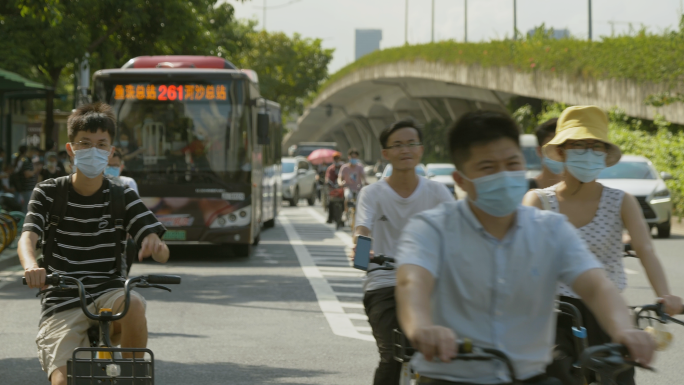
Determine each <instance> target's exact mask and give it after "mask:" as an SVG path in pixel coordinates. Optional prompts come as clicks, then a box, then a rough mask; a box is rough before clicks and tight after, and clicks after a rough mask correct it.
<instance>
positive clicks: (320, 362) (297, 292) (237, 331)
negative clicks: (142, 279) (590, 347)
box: [0, 201, 684, 385]
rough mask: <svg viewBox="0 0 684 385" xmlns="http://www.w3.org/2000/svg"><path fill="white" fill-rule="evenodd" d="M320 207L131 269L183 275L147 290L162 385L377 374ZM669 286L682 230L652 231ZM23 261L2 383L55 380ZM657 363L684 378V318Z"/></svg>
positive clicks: (3, 308)
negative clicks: (246, 248)
mask: <svg viewBox="0 0 684 385" xmlns="http://www.w3.org/2000/svg"><path fill="white" fill-rule="evenodd" d="M323 222H324V217H323V212H322V211H321V210H320V209H318V208H309V207H307V206H306V203H305V202H304V201H301V203H300V206H299V207H297V208H290V207H283V210H282V215H281V216H280V219H279V222H278V225H277V226H276V227H275V228H274V229H269V230H266V231H265V232H264V233H263V234H262V239H261V243H260V245H259V246H258V247H256V248H255V250H254V253H253V255H252V257H251V258H232V259H226V258H220V257H215V255H220V254H221V253H220V251H219V250H217V249H215V248H209V247H202V248H174V249H172V260H171V261H170V262H169V263H168V264H166V265H161V264H156V263H144V264H139V265H135V266H134V267H133V271H132V274H133V275H140V274H149V273H159V274H178V275H181V276H182V277H183V283H182V285H180V286H178V287H174V292H173V293H166V292H161V291H155V290H151V289H147V290H144V289H141V290H140V291H141V292H142V294H143V295H144V296H145V298H146V299H147V302H148V326H149V330H150V341H149V347H150V348H151V349H152V350H153V351H154V353H155V362H156V376H157V384H161V385H175V384H179V385H180V384H184V385H185V384H224V383H232V384H369V383H372V377H373V371H374V368H375V365H376V362H377V353H376V348H375V344H374V342H372V337H371V336H370V331H369V327H368V324H367V322H366V320H365V315H364V314H363V309H362V306H361V298H362V291H361V278H360V276H361V275H360V274H358V273H357V272H356V271H355V270H353V269H351V268H350V267H349V264H348V262H347V260H346V257H345V255H344V254H345V252H346V250H347V249H348V246H349V244H350V241H351V239H350V237H349V233H348V231H338V232H334V231H333V228H332V226H331V225H326V224H324V223H323ZM655 244H656V248H657V251H658V253H659V255H660V257H661V260H662V262H663V264H664V265H665V268H666V272H667V274H668V278H669V280H670V285H671V287H672V290H673V292H675V293H679V294H680V295H684V282H682V280H681V279H679V277H682V276H683V274H684V264H683V263H681V261H680V259H681V258H684V255H682V250H684V236H679V235H675V236H673V238H672V239H668V240H658V239H656V240H655ZM626 267H627V268H628V269H629V270H628V273H629V275H628V278H629V285H630V286H629V289H628V290H627V291H626V292H625V296H626V298H627V300H628V302H630V303H631V304H634V305H637V304H645V303H650V302H652V301H653V293H652V290H651V289H650V286H649V285H648V282H647V278H646V276H645V274H644V273H643V271H642V269H641V267H640V265H639V262H638V261H637V260H634V259H628V260H626ZM20 277H21V272H20V271H18V269H16V267H15V268H14V269H10V270H4V271H0V384H2V385H13V384H22V385H23V384H41V383H47V381H46V377H45V375H44V374H43V372H42V371H41V370H40V366H39V363H38V360H37V358H36V348H35V343H34V339H35V335H36V332H37V323H38V315H39V303H38V300H37V299H35V298H34V297H33V295H34V292H33V291H32V290H29V289H27V288H25V287H23V286H22V285H21V283H20ZM669 329H670V331H671V332H673V333H674V335H675V339H674V343H673V345H672V346H671V347H670V349H669V350H668V351H666V352H663V353H661V354H659V356H658V359H657V362H656V363H655V366H656V368H657V370H658V372H657V373H645V372H641V371H639V374H638V383H639V384H678V383H681V382H682V381H681V379H679V377H678V374H679V370H678V369H679V368H678V367H677V364H678V363H680V362H682V360H683V359H684V353H683V352H684V342H683V341H684V328H680V327H677V326H676V325H672V326H669Z"/></svg>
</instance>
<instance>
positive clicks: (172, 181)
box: [92, 56, 282, 256]
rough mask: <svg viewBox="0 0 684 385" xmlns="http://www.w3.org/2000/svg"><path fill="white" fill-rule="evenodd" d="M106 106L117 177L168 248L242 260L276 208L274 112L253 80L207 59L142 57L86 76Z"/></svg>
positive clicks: (277, 126)
mask: <svg viewBox="0 0 684 385" xmlns="http://www.w3.org/2000/svg"><path fill="white" fill-rule="evenodd" d="M92 95H93V100H94V101H101V102H105V103H107V104H109V105H111V106H112V108H113V109H114V112H115V114H116V119H117V134H116V137H115V138H114V146H115V147H116V148H117V149H118V150H119V151H121V153H122V155H123V159H124V163H125V169H124V175H128V176H130V177H132V178H133V179H135V181H136V182H137V183H138V188H139V191H140V197H141V199H142V201H143V202H144V203H145V204H146V205H147V207H148V208H149V209H150V210H151V211H152V212H153V213H154V214H155V215H156V216H157V218H158V219H159V221H160V222H162V223H163V224H164V226H166V228H167V232H166V234H165V235H164V239H165V240H166V241H167V243H169V244H214V245H222V246H227V247H221V250H225V251H227V252H229V253H230V254H233V255H239V256H248V255H249V254H250V252H251V246H252V245H255V244H257V243H258V242H259V238H260V233H261V229H262V228H268V227H273V226H274V225H275V219H276V217H277V215H278V211H279V209H280V207H281V201H282V193H281V192H282V188H281V177H280V174H281V161H280V159H281V156H282V154H281V143H280V142H281V141H282V125H281V114H280V105H278V104H277V103H275V102H273V101H269V100H265V99H264V98H263V97H261V95H260V93H259V80H258V76H257V74H256V73H255V72H254V71H251V70H244V69H242V70H241V69H238V68H236V67H235V66H234V65H233V64H232V63H230V62H229V61H228V60H225V59H223V58H220V57H209V56H142V57H137V58H134V59H131V60H130V61H128V62H127V63H126V64H125V65H124V66H123V67H122V68H120V69H107V70H101V71H97V72H96V73H95V74H94V75H93V93H92Z"/></svg>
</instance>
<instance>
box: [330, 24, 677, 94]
mask: <svg viewBox="0 0 684 385" xmlns="http://www.w3.org/2000/svg"><path fill="white" fill-rule="evenodd" d="M682 20H684V17H683V18H682ZM682 26H684V24H682V23H680V31H666V32H663V33H661V34H652V33H648V32H647V31H646V30H641V31H639V32H637V33H635V34H633V35H630V36H614V37H604V38H603V39H602V40H601V41H594V42H590V41H586V40H578V39H574V38H568V39H560V40H556V39H552V38H551V37H550V33H551V31H549V32H547V33H546V34H544V33H543V32H542V31H543V27H540V28H538V29H537V31H538V33H536V34H535V35H534V37H531V38H528V39H526V40H522V41H514V40H502V41H491V42H483V43H457V42H454V41H444V42H439V43H431V44H422V45H410V46H403V47H397V48H389V49H385V50H382V51H376V52H373V53H371V54H368V55H366V56H364V57H362V58H360V59H359V60H357V61H355V62H354V63H352V64H350V65H348V66H346V67H344V68H342V69H341V70H339V71H338V72H337V73H335V74H333V75H332V76H331V77H330V79H329V80H328V81H327V82H326V83H324V84H323V85H322V87H321V90H322V89H324V88H325V87H326V86H327V85H329V84H332V83H333V82H335V81H336V80H338V79H340V78H341V77H343V76H345V75H347V74H349V73H351V72H353V71H355V70H357V69H359V68H364V67H369V66H374V65H378V64H385V63H394V62H398V61H415V60H425V61H432V62H445V63H456V64H466V65H470V64H479V65H482V66H484V67H491V66H512V67H514V68H516V69H518V70H520V71H525V72H532V71H548V72H555V73H563V74H567V75H571V76H580V77H591V78H596V79H605V78H624V79H633V80H637V81H639V82H657V83H661V82H665V83H668V84H673V83H675V82H679V81H681V79H682V75H683V74H684V32H682Z"/></svg>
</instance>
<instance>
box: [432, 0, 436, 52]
mask: <svg viewBox="0 0 684 385" xmlns="http://www.w3.org/2000/svg"><path fill="white" fill-rule="evenodd" d="M432 42H433V43H434V42H435V0H432Z"/></svg>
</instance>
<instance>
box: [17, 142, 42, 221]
mask: <svg viewBox="0 0 684 385" xmlns="http://www.w3.org/2000/svg"><path fill="white" fill-rule="evenodd" d="M13 179H14V181H15V187H16V189H17V194H18V195H19V201H20V203H21V207H22V211H23V212H27V211H28V205H29V200H31V194H32V193H33V188H34V187H36V182H37V181H38V176H37V175H36V172H35V170H34V168H33V160H32V159H31V157H30V156H29V154H28V147H26V146H19V152H18V154H17V157H16V158H15V160H14V175H13Z"/></svg>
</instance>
